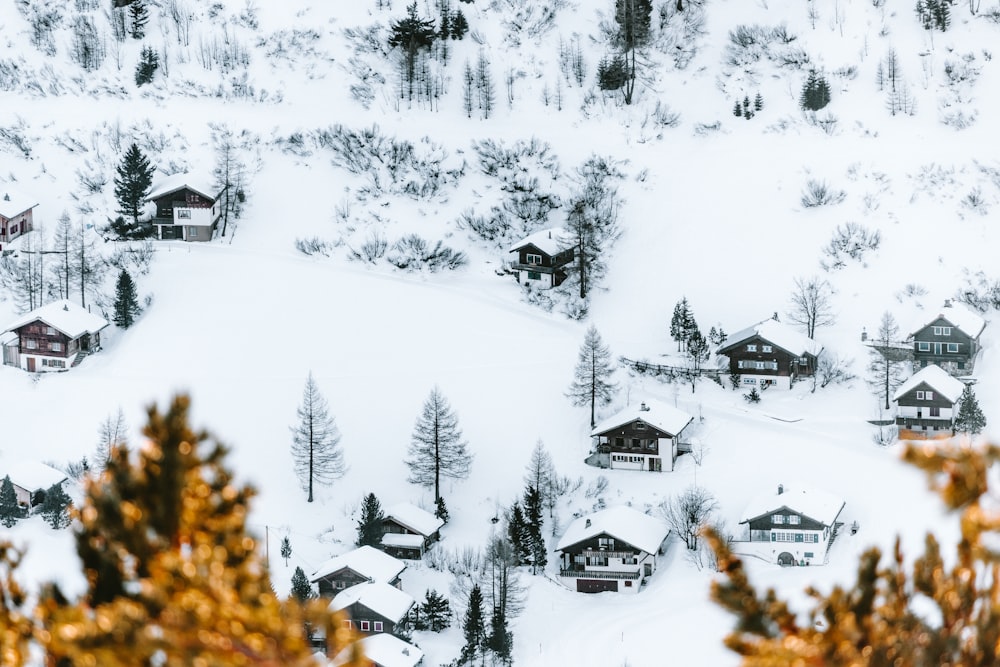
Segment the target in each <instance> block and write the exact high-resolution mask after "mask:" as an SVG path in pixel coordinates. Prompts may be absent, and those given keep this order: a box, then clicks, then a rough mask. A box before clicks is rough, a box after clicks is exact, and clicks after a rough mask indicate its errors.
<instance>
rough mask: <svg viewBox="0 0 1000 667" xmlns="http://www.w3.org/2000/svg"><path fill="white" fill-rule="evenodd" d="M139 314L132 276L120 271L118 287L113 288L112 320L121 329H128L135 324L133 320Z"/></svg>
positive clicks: (140, 310) (123, 270)
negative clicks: (113, 307)
mask: <svg viewBox="0 0 1000 667" xmlns="http://www.w3.org/2000/svg"><path fill="white" fill-rule="evenodd" d="M141 312H142V309H140V308H139V300H138V298H136V293H135V283H134V282H132V276H130V275H129V274H128V271H126V270H125V269H122V270H121V272H120V273H119V274H118V285H117V287H116V288H115V314H114V316H113V318H112V319H113V320H114V323H115V324H117V325H118V326H120V327H121V328H122V329H128V328H129V327H130V326H132V325H133V324H135V320H136V318H137V317H139V313H141Z"/></svg>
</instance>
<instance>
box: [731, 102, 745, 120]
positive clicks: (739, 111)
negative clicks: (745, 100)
mask: <svg viewBox="0 0 1000 667" xmlns="http://www.w3.org/2000/svg"><path fill="white" fill-rule="evenodd" d="M733 115H734V116H736V117H737V118H739V117H741V116H742V115H743V107H741V106H740V103H739V100H737V101H736V102H734V103H733Z"/></svg>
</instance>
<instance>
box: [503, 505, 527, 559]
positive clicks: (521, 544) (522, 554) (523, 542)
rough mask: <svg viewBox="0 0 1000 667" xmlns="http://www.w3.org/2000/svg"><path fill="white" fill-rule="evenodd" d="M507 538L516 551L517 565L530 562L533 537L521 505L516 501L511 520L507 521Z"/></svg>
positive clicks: (511, 511) (512, 507) (512, 508)
mask: <svg viewBox="0 0 1000 667" xmlns="http://www.w3.org/2000/svg"><path fill="white" fill-rule="evenodd" d="M507 538H508V539H509V540H510V544H511V547H513V550H514V557H515V558H516V559H517V564H518V565H522V564H524V563H527V562H529V560H530V558H531V545H530V541H531V537H530V535H529V533H528V523H527V521H526V520H525V518H524V510H522V509H521V503H519V502H517V501H515V502H514V504H513V505H511V508H510V519H508V521H507Z"/></svg>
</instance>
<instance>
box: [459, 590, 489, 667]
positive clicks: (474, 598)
mask: <svg viewBox="0 0 1000 667" xmlns="http://www.w3.org/2000/svg"><path fill="white" fill-rule="evenodd" d="M462 634H463V635H464V636H465V645H464V646H463V647H462V654H461V657H460V658H459V660H460V661H461V662H471V661H473V660H475V659H476V658H477V657H478V656H481V655H482V654H483V649H484V648H485V645H486V621H485V619H484V618H483V592H482V590H481V589H480V588H479V584H474V585H473V586H472V590H471V591H469V603H468V606H467V607H466V610H465V620H464V621H463V622H462Z"/></svg>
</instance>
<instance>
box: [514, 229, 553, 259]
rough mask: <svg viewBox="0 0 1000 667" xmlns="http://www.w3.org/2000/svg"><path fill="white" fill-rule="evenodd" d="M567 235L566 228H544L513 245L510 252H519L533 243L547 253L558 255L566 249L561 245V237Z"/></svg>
mask: <svg viewBox="0 0 1000 667" xmlns="http://www.w3.org/2000/svg"><path fill="white" fill-rule="evenodd" d="M565 235H566V230H565V229H563V228H562V227H550V228H548V229H542V230H539V231H537V232H535V233H534V234H532V235H530V236H526V237H525V238H523V239H521V240H520V241H518V242H517V243H515V244H514V245H512V246H511V247H510V250H509V251H508V252H517V251H518V250H520V249H521V248H523V247H524V246H526V245H533V246H535V247H536V248H538V249H539V250H541V251H542V252H544V253H545V254H546V255H558V254H559V252H560V251H561V250H563V249H564V248H563V247H561V239H562V238H563V237H564V236H565Z"/></svg>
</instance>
